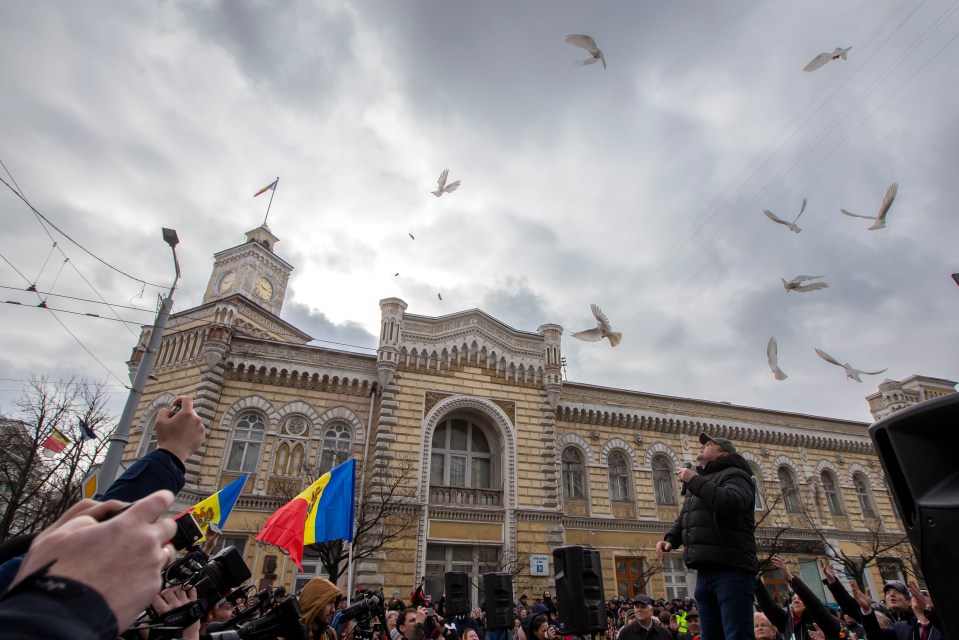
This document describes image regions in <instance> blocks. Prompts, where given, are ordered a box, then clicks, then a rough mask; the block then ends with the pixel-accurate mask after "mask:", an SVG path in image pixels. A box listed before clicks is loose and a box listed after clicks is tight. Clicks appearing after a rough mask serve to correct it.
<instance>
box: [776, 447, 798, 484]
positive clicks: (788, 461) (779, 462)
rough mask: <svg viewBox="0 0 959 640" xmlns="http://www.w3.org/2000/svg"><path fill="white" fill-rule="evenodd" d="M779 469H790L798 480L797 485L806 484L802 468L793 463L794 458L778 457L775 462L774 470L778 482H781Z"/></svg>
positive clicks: (783, 455) (784, 455)
mask: <svg viewBox="0 0 959 640" xmlns="http://www.w3.org/2000/svg"><path fill="white" fill-rule="evenodd" d="M779 467H788V468H789V470H790V471H791V472H792V474H793V478H795V479H796V483H797V484H805V483H806V479H805V478H804V477H803V475H802V471H801V469H802V468H801V467H800V466H799V465H797V464H796V463H795V462H793V461H792V458H790V457H789V456H787V455H786V454H782V455H778V456H776V459H775V460H773V464H772V468H773V469H774V470H775V471H776V482H779Z"/></svg>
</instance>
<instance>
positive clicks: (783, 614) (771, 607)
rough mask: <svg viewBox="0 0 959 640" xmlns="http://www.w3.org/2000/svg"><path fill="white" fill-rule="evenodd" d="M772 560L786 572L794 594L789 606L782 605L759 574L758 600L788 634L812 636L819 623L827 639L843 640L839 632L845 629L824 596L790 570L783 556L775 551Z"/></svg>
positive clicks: (798, 637) (802, 637)
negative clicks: (774, 598) (822, 598)
mask: <svg viewBox="0 0 959 640" xmlns="http://www.w3.org/2000/svg"><path fill="white" fill-rule="evenodd" d="M772 562H773V565H775V567H776V568H777V569H779V570H780V571H781V572H782V574H783V578H785V579H786V582H787V583H788V584H789V587H790V588H791V589H792V590H793V592H794V595H793V597H792V602H791V604H790V606H789V607H787V608H783V607H780V606H779V605H778V604H776V602H775V601H774V600H773V598H772V596H771V595H770V594H769V590H767V589H766V585H765V584H763V581H762V578H756V601H757V602H758V603H759V608H760V609H761V610H762V612H763V613H764V614H766V617H767V618H769V620H770V622H772V623H773V624H774V625H775V626H776V628H777V629H778V630H779V631H780V633H782V634H783V637H786V638H793V637H795V638H796V640H809V638H810V635H809V632H810V631H812V630H813V629H814V627H813V624H814V623H815V624H818V625H819V628H820V629H821V630H822V632H823V633H824V634H825V636H826V640H839V632H840V631H841V629H842V626H841V625H840V624H839V618H837V617H836V616H834V615H833V614H832V612H830V611H829V609H827V608H826V605H825V604H823V602H822V600H820V599H819V598H817V597H816V594H814V593H813V592H812V591H811V590H810V589H809V587H807V586H806V584H805V583H804V582H803V581H802V580H800V579H799V578H798V577H797V576H794V575H793V574H792V573H791V572H790V571H789V567H787V566H786V563H785V561H783V559H782V558H780V557H779V556H778V555H775V556H773V558H772Z"/></svg>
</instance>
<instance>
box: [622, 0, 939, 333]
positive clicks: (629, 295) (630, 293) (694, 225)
mask: <svg viewBox="0 0 959 640" xmlns="http://www.w3.org/2000/svg"><path fill="white" fill-rule="evenodd" d="M927 1H928V0H922V2H921V3H920V4H919V5H918V6H917V7H916V9H914V10H913V11H912V12H911V13H910V14H909V15H908V16H906V18H905V19H904V20H903V21H902V22H900V23H899V25H898V26H897V27H896V28H895V29H893V31H892V32H891V34H890V37H891V35H892V34H894V33H896V32H897V31H899V29H901V28H902V26H903V25H904V24H905V23H906V22H907V21H908V20H909V18H911V17H912V16H913V15H914V14H915V12H916V11H918V9H919V8H920V7H922V5H924V4H925V3H926V2H927ZM909 2H910V0H903V2H902V3H900V4H899V6H898V7H896V8H895V9H894V10H893V11H892V13H890V14H889V15H888V16H887V17H886V19H885V20H883V22H882V23H880V25H879V26H878V27H876V28H875V29H874V30H873V32H872V33H871V34H870V35H869V36H868V37H867V39H866V41H865V42H864V43H863V45H861V46H862V47H863V48H864V49H865V48H867V47H868V45H869V44H871V43H872V41H873V40H875V39H876V37H877V36H878V34H879V33H881V31H882V30H883V29H884V28H885V26H886V25H887V24H889V23H890V22H891V21H892V20H893V19H894V17H895V16H896V15H897V14H898V13H900V12H901V11H902V9H903V8H904V7H905V6H906V5H907V4H908V3H909ZM887 41H888V37H887V38H886V40H884V41H883V42H882V43H880V44H879V45H878V46H877V47H876V49H875V50H874V51H872V52H870V53H869V54H868V55H865V57H864V58H862V60H863V61H862V63H860V64H859V65H858V66H857V67H855V68H853V69H852V70H851V71H848V72H847V69H846V68H845V67H844V68H843V70H842V71H841V72H840V73H839V74H837V75H836V76H835V77H834V78H832V79H830V81H829V82H827V83H826V84H825V85H824V86H823V87H822V88H821V89H819V90H818V91H817V92H816V93H815V94H814V95H813V96H812V98H810V99H809V100H807V102H806V104H805V105H803V107H802V108H800V110H799V111H798V112H797V113H796V114H795V115H793V116H792V118H790V120H789V121H788V122H787V123H786V124H785V125H783V127H782V128H781V129H780V130H779V132H777V133H776V135H775V136H773V138H772V139H771V140H770V141H769V142H768V143H767V144H766V145H765V146H764V147H763V149H762V150H760V151H759V152H758V153H757V154H756V155H755V156H754V157H753V158H752V159H751V160H750V161H749V163H747V165H746V167H744V168H743V169H742V170H741V171H740V172H739V174H738V175H737V176H736V177H735V178H734V179H733V180H732V181H730V183H729V184H727V186H726V187H725V188H724V189H723V190H721V191H720V193H719V194H717V196H716V197H715V198H713V199H712V200H711V201H710V202H709V203H707V204H706V206H705V207H704V208H703V210H702V211H701V212H700V213H699V214H698V215H697V217H696V218H695V219H694V220H693V221H692V222H690V223H689V225H688V226H687V227H686V229H685V230H684V231H683V233H682V234H681V235H680V236H679V238H677V239H676V240H675V241H674V242H673V245H672V247H671V248H670V249H669V250H668V251H666V252H665V253H664V257H662V258H660V259H659V260H658V261H657V263H656V264H655V265H654V266H652V267H650V268H648V269H646V271H645V272H644V273H643V274H642V275H641V276H640V277H639V278H638V279H637V281H636V283H635V284H634V285H632V286H631V287H629V288H627V290H626V291H625V292H624V293H623V295H622V296H620V298H619V299H618V300H617V301H616V303H615V305H614V308H615V307H618V306H619V305H621V304H623V302H624V301H627V300H633V301H635V295H634V294H635V292H636V290H637V289H638V288H639V287H641V286H642V285H643V284H645V283H646V282H647V281H648V280H650V279H651V278H652V276H653V275H655V274H656V273H658V272H659V271H661V270H662V269H663V268H665V266H666V263H667V262H669V260H670V259H672V258H673V256H674V255H677V251H676V249H678V248H680V247H681V246H684V245H685V244H686V240H687V238H689V236H690V235H691V234H692V233H693V232H694V231H695V230H697V229H699V228H700V227H701V226H702V223H703V222H705V221H706V220H708V219H710V218H712V217H714V216H715V215H717V212H718V211H719V210H721V209H722V208H723V207H725V206H726V204H727V203H728V202H729V201H731V199H732V197H733V196H734V195H736V194H738V193H739V192H741V191H742V190H743V189H744V188H745V186H746V184H747V183H748V182H749V180H751V179H752V177H754V176H755V175H756V174H757V173H758V172H759V171H760V170H761V169H762V168H763V167H765V166H766V164H768V163H769V161H770V160H772V158H773V157H775V155H776V154H777V153H778V152H779V151H780V149H782V147H783V146H785V144H786V143H788V142H789V140H791V139H792V138H793V137H795V136H796V134H798V133H799V131H800V130H801V129H802V128H803V127H804V126H805V125H806V124H808V122H809V121H810V120H811V119H812V117H813V116H814V115H815V114H816V113H818V112H819V111H820V110H821V109H822V108H823V107H824V106H825V105H826V104H828V103H829V101H830V100H831V99H832V98H833V97H834V96H835V95H836V94H837V93H838V92H839V91H840V90H841V89H842V88H843V86H845V84H846V83H847V82H848V80H849V79H851V78H852V77H853V76H855V75H856V74H857V73H859V71H860V70H861V69H862V67H863V66H864V65H865V64H866V63H868V62H869V60H871V59H872V57H873V56H874V55H875V54H876V53H877V52H878V51H879V49H881V48H882V46H883V45H884V44H885V43H886V42H887ZM846 75H848V76H849V78H846V77H845V76H846ZM840 80H841V81H842V82H841V84H840V85H839V86H838V87H837V88H836V90H835V91H833V92H832V93H831V94H830V95H829V96H828V97H827V98H826V99H825V100H823V101H822V102H821V103H820V104H819V106H818V107H817V108H816V109H815V110H814V111H813V112H812V113H811V114H810V115H809V116H808V117H807V118H806V119H805V120H803V121H802V123H801V124H799V126H797V127H796V129H795V130H794V132H793V133H792V134H791V135H790V136H789V137H788V138H787V139H786V140H784V141H783V142H782V143H780V144H779V146H777V147H776V148H775V149H774V150H773V151H772V152H771V153H769V154H768V155H767V157H766V158H765V159H764V160H762V162H761V163H760V164H759V166H757V167H756V168H755V169H754V170H753V171H752V172H751V175H749V176H748V177H746V178H744V179H743V181H742V183H741V184H740V185H739V186H738V187H736V188H735V190H733V191H732V192H731V193H728V192H729V191H730V190H731V189H733V187H734V186H735V185H736V183H737V182H739V181H740V178H742V177H743V176H744V175H745V174H746V173H748V169H749V167H750V166H752V165H754V164H756V162H757V161H758V160H759V159H760V158H761V157H762V156H763V154H764V153H766V152H767V151H768V150H769V149H770V148H771V147H772V146H773V145H774V144H775V143H776V141H777V140H778V139H779V138H780V137H781V136H782V135H783V134H784V133H785V132H786V131H787V130H788V129H789V127H790V126H791V125H792V124H793V123H794V122H796V121H797V120H798V119H799V118H800V117H801V116H802V114H803V113H805V112H806V111H807V110H808V109H809V108H810V107H811V106H812V105H813V104H814V103H815V102H816V100H817V99H818V98H819V96H820V95H821V94H822V93H823V92H825V91H826V90H827V89H828V88H829V87H830V86H832V84H834V83H835V82H839V81H840ZM724 194H726V195H725V196H724ZM715 203H719V206H714V205H715ZM710 211H713V213H712V215H710ZM619 315H621V314H619Z"/></svg>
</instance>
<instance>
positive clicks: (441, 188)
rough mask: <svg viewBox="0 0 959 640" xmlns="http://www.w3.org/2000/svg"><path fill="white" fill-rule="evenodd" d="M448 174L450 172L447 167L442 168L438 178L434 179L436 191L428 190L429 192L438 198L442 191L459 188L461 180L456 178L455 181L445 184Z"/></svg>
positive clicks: (450, 191)
mask: <svg viewBox="0 0 959 640" xmlns="http://www.w3.org/2000/svg"><path fill="white" fill-rule="evenodd" d="M449 174H450V170H449V169H443V173H441V174H440V179H439V180H437V181H436V185H437V188H436V191H430V193H432V194H433V195H434V196H436V197H437V198H439V197H440V196H441V195H443V194H444V193H453V192H454V191H456V190H457V189H459V186H460V182H462V180H457V181H456V182H451V183H449V184H446V178H447V176H449Z"/></svg>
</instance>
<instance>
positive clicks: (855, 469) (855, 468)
mask: <svg viewBox="0 0 959 640" xmlns="http://www.w3.org/2000/svg"><path fill="white" fill-rule="evenodd" d="M857 473H859V474H862V477H864V478H865V479H866V487H880V488H884V487H885V484H883V483H882V482H879V481H877V480H876V479H875V478H873V476H872V473H870V471H869V469H867V468H865V467H864V466H862V465H861V464H859V463H858V462H853V463H852V464H851V465H849V471H848V475H847V476H846V480H847V481H848V483H849V484H848V485H844V486H847V487H852V486H853V484H852V479H853V477H854V476H855V475H856V474H857ZM839 478H840V479H842V476H839Z"/></svg>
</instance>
